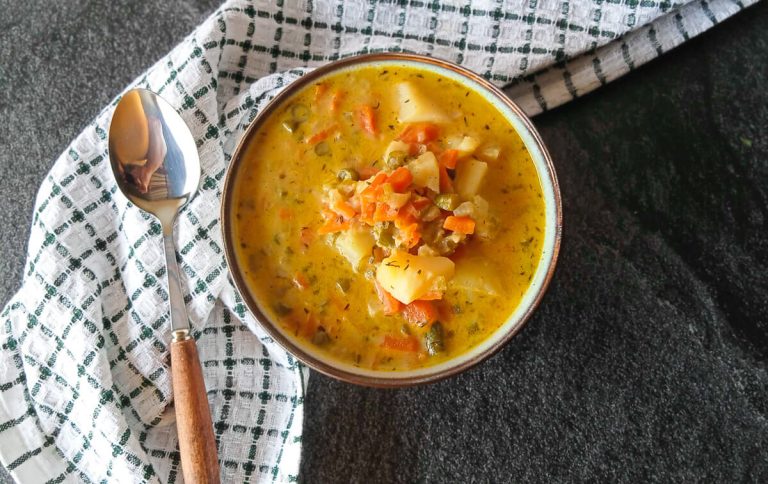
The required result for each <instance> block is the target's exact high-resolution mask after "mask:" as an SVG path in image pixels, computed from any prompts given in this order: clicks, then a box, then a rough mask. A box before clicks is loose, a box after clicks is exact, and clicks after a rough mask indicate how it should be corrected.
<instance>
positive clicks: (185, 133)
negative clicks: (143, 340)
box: [109, 89, 220, 483]
mask: <svg viewBox="0 0 768 484" xmlns="http://www.w3.org/2000/svg"><path fill="white" fill-rule="evenodd" d="M109 159H110V163H111V166H112V172H113V174H114V176H115V181H116V182H117V186H118V187H119V188H120V191H121V192H122V193H123V194H124V195H125V196H126V197H127V198H128V199H129V200H130V201H131V202H133V203H134V205H136V206H137V207H139V208H140V209H142V210H144V211H146V212H148V213H151V214H152V215H154V216H155V217H157V219H158V220H159V221H160V224H161V225H162V227H163V243H164V246H165V259H166V264H167V267H168V271H167V272H168V294H169V300H170V312H171V335H172V341H171V344H170V348H171V374H172V378H173V398H174V402H175V403H174V405H175V410H176V425H177V428H178V432H179V450H180V453H181V466H182V472H183V474H184V480H185V481H187V482H206V483H218V482H219V479H220V478H219V464H218V458H217V453H216V440H215V438H214V435H213V425H212V422H211V411H210V408H209V407H208V399H207V397H206V392H205V382H204V381H203V372H202V368H201V367H200V358H199V357H198V354H197V346H196V344H195V339H194V338H193V337H192V336H191V334H190V326H189V318H188V317H187V308H186V305H185V304H184V298H183V296H182V292H181V284H180V275H179V267H178V264H177V263H176V249H175V245H174V241H173V223H174V221H175V220H176V216H177V215H178V213H179V211H180V210H181V208H182V207H183V206H184V205H186V204H187V202H189V200H191V199H192V197H193V196H194V195H195V193H197V189H198V185H199V183H200V158H199V156H198V153H197V147H196V145H195V139H194V137H193V136H192V133H191V132H190V131H189V128H188V127H187V125H186V123H185V122H184V120H183V119H182V118H181V116H179V114H178V113H177V112H176V111H175V110H174V109H173V107H172V106H171V105H170V104H168V103H167V102H166V101H165V100H164V99H162V98H161V97H160V96H158V95H157V94H155V93H153V92H151V91H148V90H146V89H133V90H131V91H128V92H127V93H126V94H125V95H124V96H123V97H122V99H121V100H120V102H119V103H118V104H117V107H116V108H115V113H114V115H113V117H112V122H111V124H110V126H109Z"/></svg>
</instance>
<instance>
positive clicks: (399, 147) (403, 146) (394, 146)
mask: <svg viewBox="0 0 768 484" xmlns="http://www.w3.org/2000/svg"><path fill="white" fill-rule="evenodd" d="M410 148H411V145H409V144H408V143H406V142H404V141H398V140H394V141H390V143H389V145H387V149H385V150H384V157H383V158H382V159H383V160H384V162H385V163H386V161H387V160H389V155H391V154H392V152H393V151H403V152H405V153H408V150H409V149H410Z"/></svg>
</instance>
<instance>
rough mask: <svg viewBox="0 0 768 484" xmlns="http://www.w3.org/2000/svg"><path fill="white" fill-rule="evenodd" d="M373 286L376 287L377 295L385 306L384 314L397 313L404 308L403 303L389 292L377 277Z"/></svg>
mask: <svg viewBox="0 0 768 484" xmlns="http://www.w3.org/2000/svg"><path fill="white" fill-rule="evenodd" d="M373 287H374V288H376V295H377V296H379V300H380V301H381V304H382V305H383V306H384V314H397V313H399V312H400V310H401V309H403V303H401V302H400V301H398V300H397V299H395V298H394V297H393V296H392V294H390V293H389V292H387V290H386V289H384V288H383V287H382V286H381V284H379V281H377V280H376V279H374V280H373Z"/></svg>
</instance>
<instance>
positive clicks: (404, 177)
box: [387, 166, 413, 193]
mask: <svg viewBox="0 0 768 484" xmlns="http://www.w3.org/2000/svg"><path fill="white" fill-rule="evenodd" d="M412 181H413V175H412V174H411V170H409V169H408V168H406V167H404V166H401V167H399V168H398V169H396V170H395V171H393V172H392V174H391V175H389V177H387V183H389V184H391V185H392V190H394V191H396V192H398V193H402V192H403V191H404V190H405V189H406V188H408V185H410V184H411V182H412Z"/></svg>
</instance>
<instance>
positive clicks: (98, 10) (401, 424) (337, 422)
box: [0, 1, 768, 482]
mask: <svg viewBox="0 0 768 484" xmlns="http://www.w3.org/2000/svg"><path fill="white" fill-rule="evenodd" d="M214 4H215V2H205V1H199V2H161V1H153V2H142V3H135V4H134V2H128V1H125V2H96V3H85V2H68V3H66V4H55V5H49V4H48V3H46V2H24V3H22V2H0V11H1V12H3V13H2V20H0V24H2V27H3V28H2V29H0V114H2V119H3V120H4V122H3V123H0V144H2V146H3V150H0V203H2V207H3V209H4V210H3V215H2V217H3V218H2V225H3V228H4V230H3V231H2V232H0V250H1V252H0V254H1V255H2V257H0V264H1V265H0V268H1V269H2V273H3V274H4V275H5V277H4V278H3V280H2V284H0V302H3V303H4V302H5V301H6V300H7V299H8V298H9V297H10V295H11V293H12V292H13V291H15V290H16V288H17V287H18V284H19V280H20V275H21V270H22V265H23V255H24V249H25V244H26V238H27V235H28V232H29V228H28V226H29V223H30V220H31V211H32V205H33V198H34V194H35V191H36V188H37V186H38V185H39V183H40V181H41V180H42V177H43V176H44V174H45V172H46V171H47V170H48V169H49V167H50V165H51V163H52V162H53V160H54V159H55V158H56V157H57V156H58V154H59V153H60V152H61V151H62V150H63V149H64V148H65V147H66V145H67V143H68V142H69V141H70V140H71V139H72V138H73V137H74V136H75V135H76V134H77V133H78V132H79V131H81V130H82V128H83V126H84V125H85V124H86V123H87V122H88V121H89V120H90V119H92V118H93V117H94V116H95V115H96V113H97V112H98V110H99V109H101V108H102V107H103V106H104V105H105V104H106V103H107V102H108V101H109V100H110V99H111V98H112V97H113V96H114V95H115V94H116V93H118V92H119V91H120V90H121V89H122V87H123V86H125V84H127V83H128V82H129V81H130V80H131V79H132V78H133V77H135V76H136V75H138V74H139V73H140V72H142V71H143V70H144V69H145V68H146V67H148V66H149V65H150V64H151V63H153V62H154V61H155V60H156V59H158V58H159V57H160V56H162V55H163V54H164V53H166V52H167V51H168V50H169V49H170V48H171V47H172V46H173V45H174V44H175V43H176V42H178V41H179V40H181V38H183V36H184V35H186V34H187V33H188V32H189V31H191V29H192V28H193V27H194V25H196V24H197V23H198V22H199V21H200V20H201V19H202V18H203V17H205V15H206V14H207V13H208V12H210V11H211V10H212V9H213V8H214ZM33 12H34V13H33ZM766 25H768V5H766V4H765V3H763V4H760V5H758V6H757V7H755V8H752V9H750V10H748V11H747V12H745V13H743V14H741V15H739V16H737V17H736V18H734V19H731V20H729V21H727V22H726V23H725V24H723V25H721V26H719V27H717V28H716V29H714V30H713V31H711V32H709V33H707V34H705V35H704V36H703V37H701V38H699V39H694V40H693V41H691V42H689V43H688V44H686V45H684V46H683V47H682V48H680V49H678V50H676V51H674V52H672V53H669V54H667V55H666V56H665V57H663V58H662V59H661V60H659V61H656V62H654V63H652V64H651V65H648V66H645V67H643V68H641V69H640V70H639V71H637V72H635V73H633V74H631V75H629V76H627V77H626V78H624V79H622V80H620V81H618V82H616V83H614V84H611V85H609V86H607V87H605V88H603V89H601V90H599V91H597V93H595V94H593V95H590V96H588V97H586V98H584V99H582V100H579V101H576V102H574V103H572V104H570V105H567V106H566V107H564V108H562V109H558V110H556V111H554V112H552V113H549V114H546V115H544V116H540V117H538V118H536V120H535V123H536V125H537V126H538V127H539V128H540V129H541V132H542V134H543V136H544V138H545V139H546V141H547V143H548V145H549V147H550V150H551V152H552V155H553V157H554V159H555V164H556V167H557V169H558V173H559V176H560V183H561V188H562V191H563V204H564V208H565V232H564V241H563V247H562V253H561V259H560V263H559V266H558V270H557V273H556V274H555V278H554V280H553V283H552V286H551V289H550V291H549V293H548V295H547V296H546V298H545V299H544V302H543V304H542V306H541V308H540V309H539V310H538V311H537V313H536V314H535V316H534V317H533V318H532V319H531V321H530V323H529V325H528V326H527V328H526V329H525V330H524V331H523V332H522V333H521V334H520V335H519V336H518V337H517V338H515V339H514V340H513V342H512V343H511V344H510V345H508V346H507V347H506V348H505V349H504V350H503V351H502V352H501V353H499V354H498V355H497V356H495V357H494V358H493V359H492V360H490V361H488V362H486V363H485V364H483V365H481V366H479V367H477V368H475V369H473V370H471V371H469V372H467V373H465V374H464V375H461V376H459V377H457V378H454V379H451V380H449V381H445V382H442V383H437V384H434V385H431V386H427V387H421V388H415V389H408V390H397V391H382V390H372V389H365V388H358V387H353V386H350V385H347V384H343V383H338V382H335V381H332V380H330V379H328V378H326V377H323V376H321V375H318V374H314V375H313V377H312V379H311V380H310V384H309V393H308V396H307V406H306V416H305V436H304V444H305V452H304V460H303V463H302V476H303V480H304V481H306V482H348V481H352V482H411V481H431V482H440V481H442V482H472V481H476V482H491V481H493V482H497V481H544V482H546V481H581V480H593V481H594V480H597V481H616V480H619V481H627V482H633V481H646V480H655V481H708V482H716V481H721V482H728V481H739V482H741V481H755V482H759V481H762V482H765V481H766V480H768V450H767V449H768V422H767V421H766V417H767V416H768V396H767V395H768V374H767V373H766V359H767V358H768V321H767V319H768V276H766V269H768V267H766V266H768V237H766V217H768V89H767V88H768V61H767V60H768V30H766ZM0 482H4V480H3V478H2V476H0Z"/></svg>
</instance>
